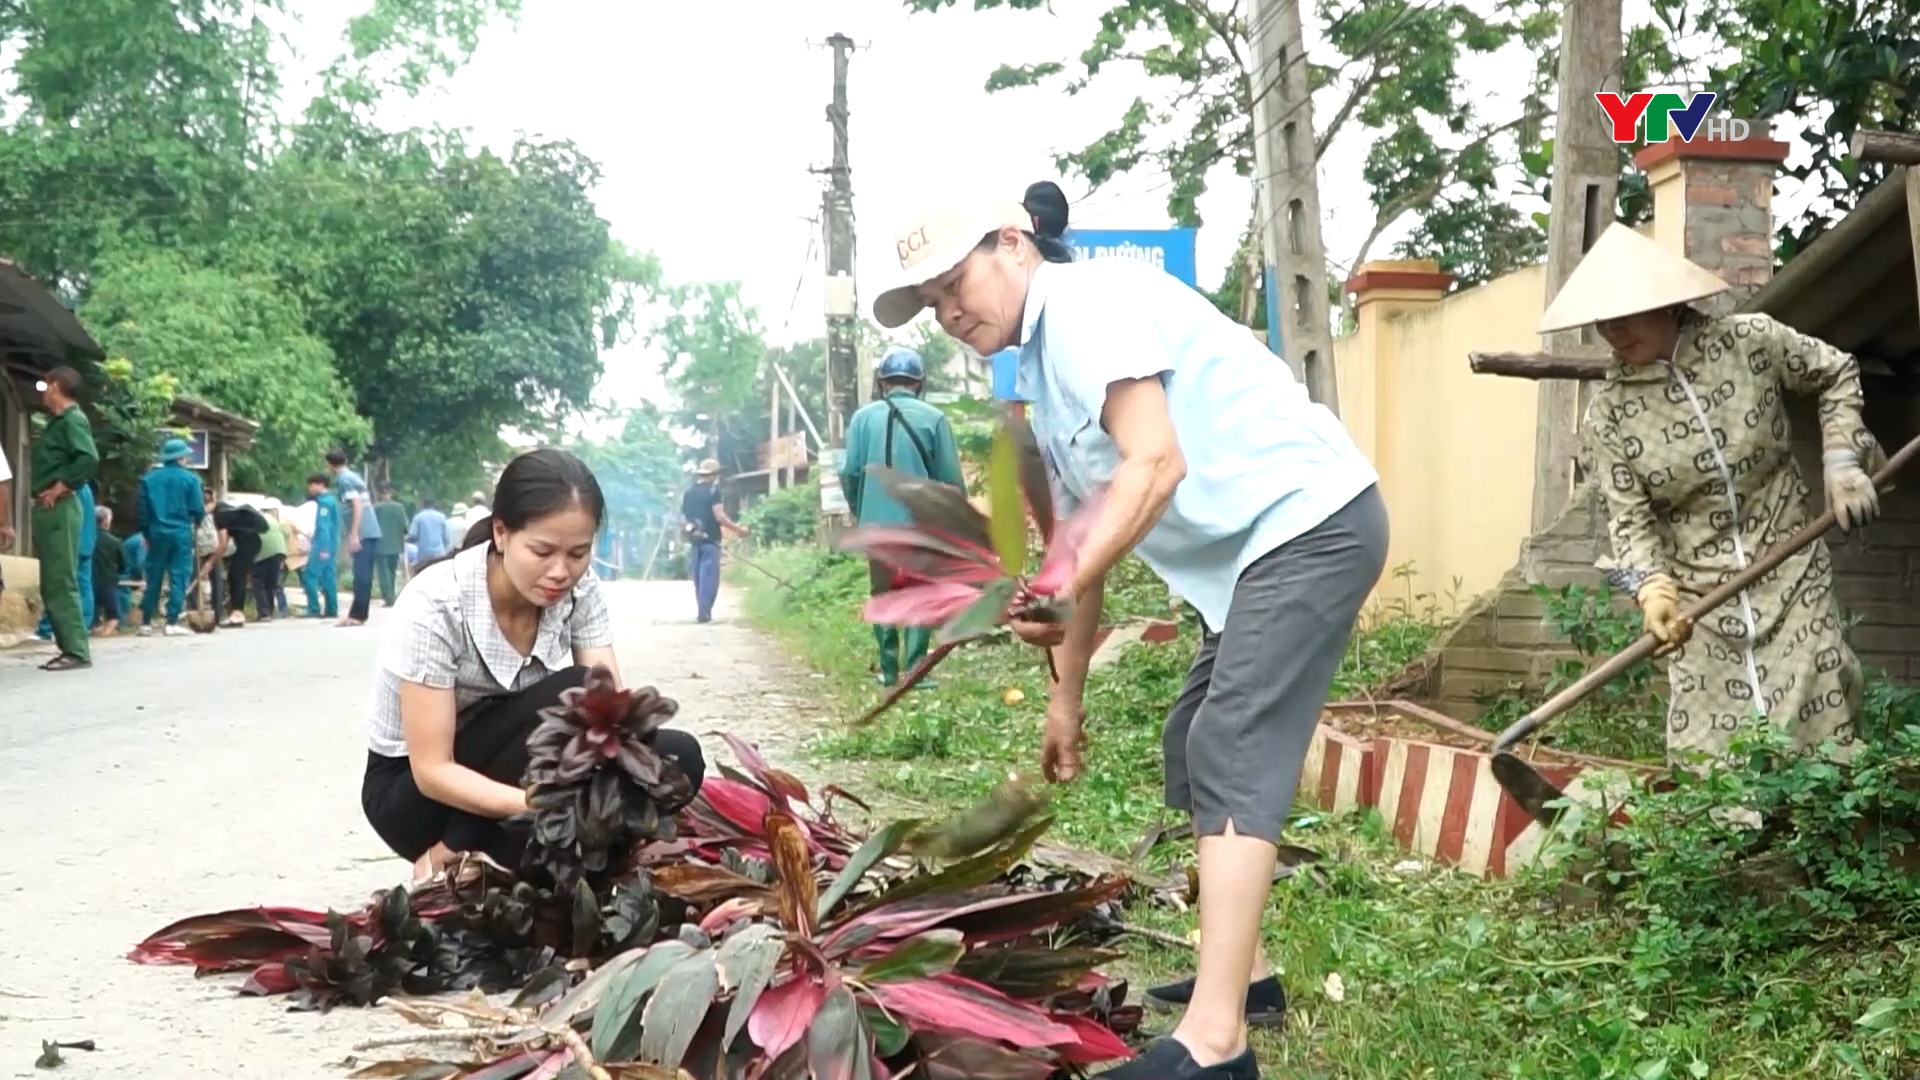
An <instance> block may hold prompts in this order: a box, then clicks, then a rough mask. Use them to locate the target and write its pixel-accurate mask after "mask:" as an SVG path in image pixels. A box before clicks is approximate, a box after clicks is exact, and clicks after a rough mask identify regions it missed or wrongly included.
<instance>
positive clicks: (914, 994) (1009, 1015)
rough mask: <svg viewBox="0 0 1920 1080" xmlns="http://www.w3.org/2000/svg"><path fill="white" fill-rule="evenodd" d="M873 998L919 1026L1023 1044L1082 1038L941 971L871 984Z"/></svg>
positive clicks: (1028, 1046) (1030, 1008)
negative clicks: (931, 976)
mask: <svg viewBox="0 0 1920 1080" xmlns="http://www.w3.org/2000/svg"><path fill="white" fill-rule="evenodd" d="M867 993H868V994H869V995H871V996H872V998H873V1000H874V1003H875V1004H877V1005H879V1006H880V1007H881V1008H883V1009H885V1010H886V1011H887V1012H888V1013H889V1014H891V1015H893V1016H896V1017H898V1018H900V1019H901V1020H903V1021H905V1022H906V1023H907V1025H908V1026H909V1027H911V1028H913V1029H914V1030H915V1031H944V1032H949V1033H951V1034H956V1035H970V1036H972V1037H974V1038H983V1039H995V1040H998V1041H1000V1042H1004V1043H1007V1044H1008V1045H1011V1046H1016V1047H1020V1048H1022V1049H1040V1048H1043V1047H1049V1046H1061V1045H1063V1044H1070V1043H1077V1042H1078V1041H1079V1036H1078V1035H1077V1034H1076V1033H1075V1031H1074V1029H1073V1028H1071V1027H1068V1026H1067V1025H1065V1024H1061V1023H1058V1022H1056V1021H1055V1020H1054V1019H1053V1018H1052V1017H1050V1016H1048V1015H1047V1014H1046V1013H1044V1012H1042V1011H1040V1010H1039V1009H1037V1008H1035V1007H1033V1006H1032V1005H1028V1004H1026V1003H1024V1002H1019V1001H1015V1000H1013V999H1012V998H1010V997H1008V996H1006V995H1005V994H1002V993H1001V992H1000V991H998V990H995V989H994V988H992V987H991V986H983V985H981V984H980V983H977V982H974V981H973V980H971V979H963V978H961V977H960V976H958V975H937V976H935V977H933V978H930V979H916V980H913V981H910V982H886V983H875V984H873V985H872V986H869V987H867Z"/></svg>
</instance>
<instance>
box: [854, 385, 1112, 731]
mask: <svg viewBox="0 0 1920 1080" xmlns="http://www.w3.org/2000/svg"><path fill="white" fill-rule="evenodd" d="M868 472H869V473H871V474H872V476H873V479H874V481H875V482H876V483H878V484H879V485H880V486H881V487H882V488H883V489H884V490H885V491H886V493H887V494H888V495H889V496H891V497H892V498H893V499H894V500H895V501H896V502H898V503H899V504H900V505H901V506H903V507H905V508H906V511H907V514H908V516H909V517H911V518H912V519H913V525H912V527H910V528H908V527H900V526H868V527H863V528H859V529H855V530H853V531H852V532H850V533H848V534H847V535H846V536H844V537H843V538H842V539H841V541H840V546H841V548H842V549H843V550H846V551H852V552H858V553H860V554H863V555H866V556H868V557H869V558H874V559H878V560H880V561H881V562H883V563H886V564H887V565H889V566H892V567H894V568H896V569H897V570H898V571H900V574H901V576H902V577H903V578H904V579H906V580H907V582H908V583H907V584H906V585H905V586H904V587H902V588H898V589H894V590H893V591H891V592H886V593H882V594H880V595H879V596H876V597H874V598H872V599H871V600H869V601H867V605H866V608H865V610H864V612H863V615H864V617H865V618H866V620H867V621H868V622H871V623H878V624H881V625H885V626H923V627H938V628H939V629H938V631H937V632H936V634H935V639H934V648H933V650H932V651H930V652H929V653H928V654H927V656H926V658H925V659H924V660H922V661H921V662H920V663H919V664H918V665H916V666H915V667H914V669H913V670H912V671H910V672H908V673H907V674H906V675H905V676H904V677H903V678H901V680H900V682H899V683H898V684H897V685H895V686H894V688H893V689H892V690H891V691H890V692H889V693H888V694H887V695H886V696H885V697H883V698H882V699H881V700H880V702H879V703H878V704H877V705H875V706H874V707H873V708H872V709H870V710H868V712H867V713H866V715H865V716H862V717H861V718H860V719H859V720H857V721H855V723H856V724H864V723H867V722H869V721H871V720H872V719H873V718H874V717H876V716H879V715H880V714H881V713H883V712H885V711H886V710H887V709H889V708H891V707H892V706H893V705H894V703H896V702H898V701H899V700H900V698H901V697H902V696H903V695H904V694H906V692H907V691H909V690H911V689H913V687H914V685H915V684H917V683H918V682H919V681H920V680H921V679H924V678H926V676H927V674H928V672H930V671H932V670H933V668H934V667H935V666H936V665H937V664H939V663H940V661H942V660H944V659H945V658H946V656H947V654H948V653H950V652H952V651H953V650H954V649H956V648H958V647H959V646H960V645H962V644H964V643H966V642H968V641H971V640H973V639H975V638H978V637H981V636H983V635H985V634H988V633H990V632H992V631H993V630H994V629H995V628H997V627H1000V626H1003V625H1005V624H1006V623H1008V622H1009V621H1011V620H1013V619H1015V618H1021V619H1028V620H1033V621H1036V622H1047V621H1056V620H1059V619H1061V618H1064V617H1065V614H1066V613H1065V611H1064V610H1062V609H1061V607H1060V606H1058V605H1056V604H1053V603H1051V602H1050V601H1051V598H1052V597H1054V596H1056V595H1058V594H1059V593H1060V592H1061V591H1062V590H1064V589H1065V588H1066V587H1067V584H1068V583H1069V582H1070V581H1071V580H1072V578H1073V573H1074V571H1075V569H1077V568H1078V566H1079V554H1080V548H1081V546H1082V545H1084V544H1085V543H1086V540H1087V535H1088V533H1089V532H1091V531H1092V528H1093V522H1094V520H1095V518H1096V516H1097V515H1098V512H1099V501H1098V500H1093V501H1090V502H1088V503H1087V504H1085V505H1083V506H1082V507H1080V509H1079V511H1078V512H1077V513H1075V514H1074V515H1073V516H1072V517H1071V518H1069V519H1067V520H1065V521H1060V520H1059V519H1058V517H1057V516H1056V514H1055V513H1054V505H1053V492H1052V489H1051V487H1050V486H1049V485H1048V482H1047V465H1046V461H1045V458H1044V457H1043V456H1042V455H1041V452H1040V446H1039V443H1038V441H1037V440H1036V439H1035V438H1034V435H1033V429H1032V428H1031V427H1029V426H1028V425H1027V421H1026V418H1025V417H1024V416H1022V415H1021V414H1020V413H1019V411H1018V410H1017V409H1013V408H1009V409H1008V410H1007V413H1006V416H1005V418H1004V419H1003V421H1002V422H1001V424H1000V426H999V428H998V429H997V430H996V431H995V432H994V439H993V450H992V457H991V458H990V459H989V461H988V468H987V499H988V507H989V509H990V510H991V511H992V513H991V514H982V513H981V512H980V511H979V510H977V509H975V507H974V505H973V503H972V501H970V500H969V499H968V498H967V493H966V492H965V491H962V490H961V489H959V488H957V487H954V486H953V485H951V484H943V483H940V482H939V481H936V480H928V479H925V478H924V477H917V476H908V475H906V474H904V473H900V472H896V471H894V470H893V469H889V468H887V467H885V466H883V465H873V466H869V467H868ZM1029 511H1031V513H1032V515H1033V523H1034V525H1035V526H1036V527H1037V528H1038V530H1039V532H1040V537H1041V540H1042V541H1043V542H1044V543H1045V545H1046V549H1045V555H1044V556H1043V557H1042V559H1041V562H1040V566H1039V569H1038V571H1037V572H1036V573H1035V574H1034V575H1033V577H1031V578H1028V577H1026V576H1025V575H1026V562H1027V512H1029ZM1048 662H1049V663H1051V662H1052V654H1051V653H1048Z"/></svg>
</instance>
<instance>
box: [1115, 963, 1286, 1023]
mask: <svg viewBox="0 0 1920 1080" xmlns="http://www.w3.org/2000/svg"><path fill="white" fill-rule="evenodd" d="M1191 1001H1193V980H1192V979H1185V980H1182V981H1180V982H1177V983H1168V984H1167V985H1165V986H1155V987H1153V988H1151V989H1149V990H1148V991H1147V1004H1148V1005H1151V1006H1153V1007H1154V1008H1156V1009H1160V1010H1163V1011H1167V1012H1171V1011H1174V1010H1177V1009H1184V1008H1186V1007H1187V1005H1188V1003H1190V1002H1191ZM1286 1022H1287V992H1286V990H1285V989H1284V988H1282V987H1281V985H1280V980H1279V979H1278V978H1276V977H1275V976H1272V975H1269V976H1267V977H1266V978H1264V979H1255V980H1254V981H1253V982H1251V983H1249V984H1248V985H1247V1024H1248V1025H1249V1026H1251V1027H1278V1026H1280V1025H1282V1024H1285V1023H1286Z"/></svg>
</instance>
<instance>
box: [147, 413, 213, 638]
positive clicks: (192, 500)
mask: <svg viewBox="0 0 1920 1080" xmlns="http://www.w3.org/2000/svg"><path fill="white" fill-rule="evenodd" d="M192 454H193V448H192V447H190V446H188V445H187V440H185V439H168V440H167V441H166V442H165V443H163V444H161V446H160V464H159V465H157V466H155V467H154V468H152V469H149V470H147V474H146V475H145V476H142V477H141V478H140V535H141V536H143V537H145V538H146V549H147V566H146V575H145V576H146V588H145V590H144V593H143V595H142V596H141V597H140V636H141V637H152V636H153V622H154V617H155V616H157V615H158V614H159V613H160V590H161V587H162V586H167V587H168V592H167V621H166V623H165V624H164V626H165V631H166V634H167V636H169V637H180V636H184V635H185V634H186V633H187V628H186V627H184V626H181V625H180V613H181V612H182V611H185V610H186V606H187V586H188V585H189V584H190V583H191V582H192V580H193V532H194V529H195V528H197V527H198V526H199V524H200V520H201V519H202V518H204V517H206V516H207V507H206V489H205V487H204V486H202V484H201V483H200V475H199V474H198V473H196V472H194V471H193V470H192V469H189V468H187V464H186V462H187V458H188V457H190V456H192Z"/></svg>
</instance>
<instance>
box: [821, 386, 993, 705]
mask: <svg viewBox="0 0 1920 1080" xmlns="http://www.w3.org/2000/svg"><path fill="white" fill-rule="evenodd" d="M873 374H874V379H875V380H876V381H877V382H878V383H879V390H880V398H879V400H877V401H869V402H868V403H866V404H865V405H862V406H861V407H860V410H859V411H858V412H856V413H854V414H853V419H852V420H851V421H850V422H848V424H847V456H846V457H845V458H843V459H842V460H841V462H840V490H841V491H843V492H844V493H845V494H846V497H847V505H848V506H849V507H851V508H852V509H853V517H854V520H855V521H857V522H858V523H859V524H861V525H862V526H874V525H905V524H908V523H910V522H912V520H913V518H912V516H911V515H909V514H908V513H907V510H906V507H904V506H901V505H900V504H899V503H897V502H895V501H894V500H893V499H892V498H891V497H889V496H888V495H887V493H886V491H884V490H883V489H882V488H881V487H880V485H879V484H874V483H868V482H867V466H869V465H885V466H886V467H888V468H890V469H893V470H895V471H896V472H902V473H906V474H907V475H909V476H925V477H929V478H931V479H934V480H938V481H940V482H941V483H943V484H952V485H953V486H954V487H957V488H965V487H966V478H965V477H963V476H961V475H960V449H959V446H958V445H957V444H956V443H955V442H954V438H953V425H952V424H951V423H949V422H948V421H947V414H945V413H943V412H941V411H940V409H939V408H938V407H937V406H934V405H931V404H929V403H927V402H926V401H923V400H921V398H920V389H921V387H922V385H924V383H925V382H926V377H927V367H926V363H925V362H924V361H922V360H921V359H920V354H919V353H917V352H914V351H913V350H912V349H894V350H893V351H892V352H889V353H887V355H885V356H883V357H881V358H880V362H879V363H878V364H876V365H874V372H873ZM868 578H869V581H868V585H869V587H870V591H871V592H872V594H873V595H875V596H878V595H880V594H881V593H883V592H887V591H889V590H891V589H892V588H893V587H894V584H895V582H896V581H897V580H898V578H897V576H896V575H895V573H894V571H893V568H892V567H891V566H888V565H887V564H886V563H883V562H881V561H880V560H878V559H869V560H868ZM932 636H933V633H932V631H930V630H926V629H923V628H921V627H907V628H906V634H905V644H906V648H905V650H904V653H905V655H904V656H903V655H902V649H901V637H902V635H901V628H900V627H897V626H881V625H878V624H875V626H874V628H873V637H874V641H875V642H876V643H877V644H878V645H879V647H880V670H879V680H880V685H882V686H892V685H893V684H894V683H896V682H898V681H900V673H901V672H902V671H912V670H913V669H914V668H915V667H916V666H917V665H918V664H919V663H920V661H921V660H923V659H925V658H926V655H927V646H928V645H929V644H930V641H931V638H932ZM919 686H920V687H921V688H923V689H931V688H932V680H930V679H922V680H921V681H920V683H919Z"/></svg>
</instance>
